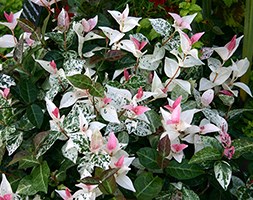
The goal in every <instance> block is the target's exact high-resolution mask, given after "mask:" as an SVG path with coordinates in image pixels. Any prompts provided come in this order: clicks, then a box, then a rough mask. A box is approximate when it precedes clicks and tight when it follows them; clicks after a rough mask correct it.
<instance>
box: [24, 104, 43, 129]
mask: <svg viewBox="0 0 253 200" xmlns="http://www.w3.org/2000/svg"><path fill="white" fill-rule="evenodd" d="M26 114H27V118H28V119H29V120H30V122H31V123H32V124H33V125H34V126H36V127H37V128H40V127H41V125H42V123H43V119H44V114H43V112H42V109H41V107H40V106H38V105H37V104H32V105H30V106H28V108H27V110H26Z"/></svg>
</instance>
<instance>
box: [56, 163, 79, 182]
mask: <svg viewBox="0 0 253 200" xmlns="http://www.w3.org/2000/svg"><path fill="white" fill-rule="evenodd" d="M74 165H75V164H74V163H73V162H72V161H70V160H69V159H66V160H64V161H63V162H62V164H61V166H60V169H59V170H58V172H57V174H56V175H55V176H56V178H57V180H58V181H59V182H61V181H64V180H65V179H66V176H67V174H66V173H67V170H68V169H69V168H71V167H73V166H74Z"/></svg>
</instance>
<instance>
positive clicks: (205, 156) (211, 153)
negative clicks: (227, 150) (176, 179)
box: [189, 147, 222, 164]
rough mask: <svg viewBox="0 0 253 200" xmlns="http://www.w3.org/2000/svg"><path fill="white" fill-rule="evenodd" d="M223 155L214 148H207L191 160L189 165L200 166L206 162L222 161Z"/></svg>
mask: <svg viewBox="0 0 253 200" xmlns="http://www.w3.org/2000/svg"><path fill="white" fill-rule="evenodd" d="M221 157H222V154H221V152H219V151H218V150H217V149H215V148H212V147H206V148H204V149H202V150H200V151H198V152H197V153H195V154H194V155H193V156H192V158H191V160H190V161H189V164H194V163H196V164H199V163H202V162H205V161H210V160H219V159H221Z"/></svg>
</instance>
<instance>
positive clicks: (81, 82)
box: [67, 74, 92, 89]
mask: <svg viewBox="0 0 253 200" xmlns="http://www.w3.org/2000/svg"><path fill="white" fill-rule="evenodd" d="M67 79H68V80H69V81H70V83H71V84H72V85H73V86H75V87H77V88H80V89H90V88H92V81H91V79H90V78H89V77H88V76H86V75H83V74H75V75H73V76H68V77H67Z"/></svg>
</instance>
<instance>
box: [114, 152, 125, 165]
mask: <svg viewBox="0 0 253 200" xmlns="http://www.w3.org/2000/svg"><path fill="white" fill-rule="evenodd" d="M124 158H125V157H124V155H123V156H121V157H120V158H119V159H118V161H117V162H115V163H114V165H115V166H116V167H118V168H121V167H122V166H123V163H124Z"/></svg>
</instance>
